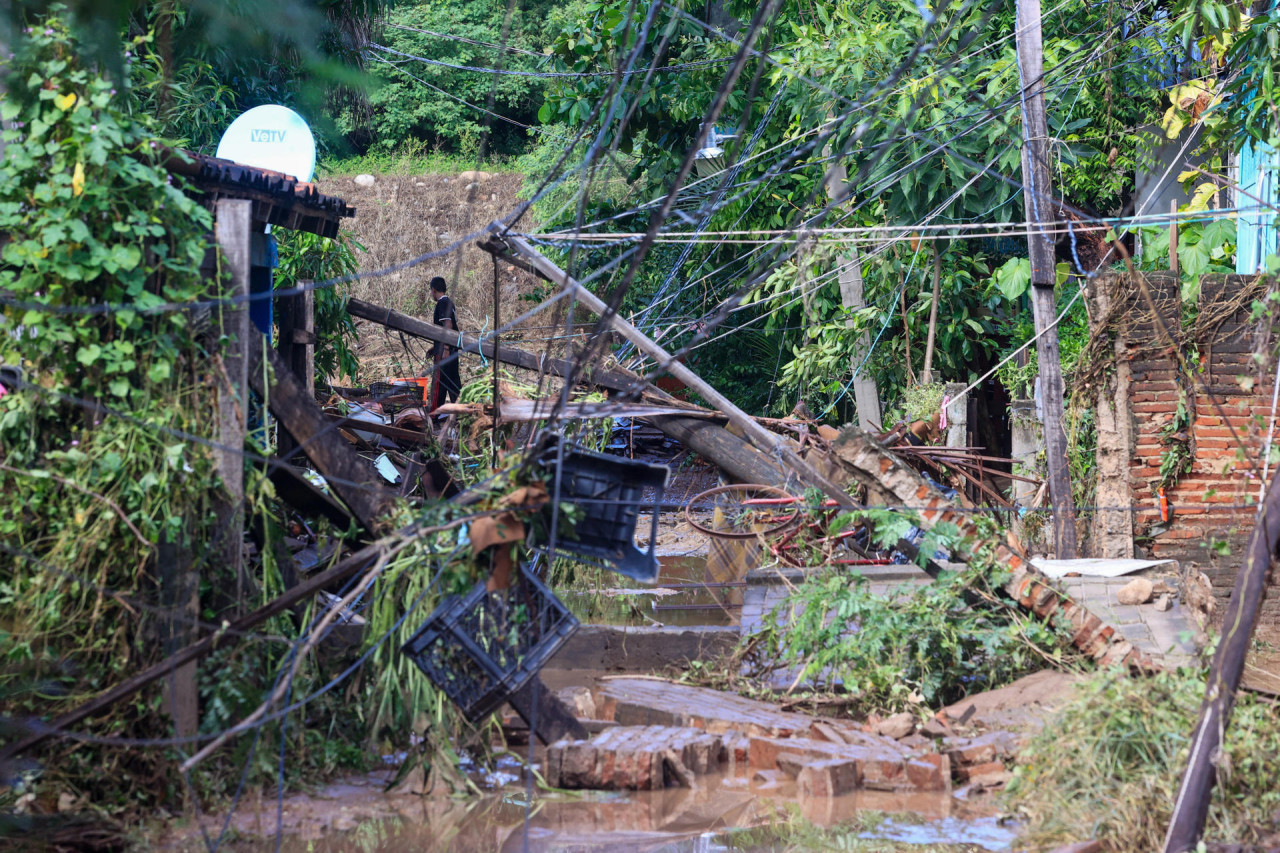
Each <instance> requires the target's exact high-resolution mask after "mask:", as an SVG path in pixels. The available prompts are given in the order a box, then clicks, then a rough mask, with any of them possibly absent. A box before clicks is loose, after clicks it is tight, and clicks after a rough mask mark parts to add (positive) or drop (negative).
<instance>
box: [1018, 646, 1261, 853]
mask: <svg viewBox="0 0 1280 853" xmlns="http://www.w3.org/2000/svg"><path fill="white" fill-rule="evenodd" d="M1204 696H1205V680H1204V674H1203V672H1202V671H1200V670H1178V671H1176V672H1161V673H1158V674H1156V675H1150V676H1147V675H1144V676H1142V677H1138V678H1130V677H1128V676H1127V675H1125V674H1123V673H1120V672H1118V671H1115V670H1110V671H1107V672H1104V673H1100V674H1098V675H1097V676H1096V677H1094V678H1093V679H1092V680H1091V681H1088V682H1086V683H1085V684H1083V685H1081V686H1080V688H1079V690H1078V693H1077V694H1076V697H1075V698H1074V700H1073V701H1072V702H1071V703H1070V704H1068V705H1066V706H1064V707H1063V708H1062V709H1061V710H1060V711H1059V713H1058V714H1057V716H1056V717H1055V718H1054V719H1053V720H1051V721H1049V722H1048V724H1046V725H1045V727H1044V729H1043V730H1042V732H1041V733H1040V734H1039V735H1038V736H1037V737H1036V738H1035V739H1034V740H1033V741H1032V742H1031V744H1030V745H1029V746H1028V747H1027V748H1026V749H1024V750H1023V751H1022V753H1021V754H1020V755H1019V756H1018V766H1017V768H1016V769H1015V770H1014V779H1013V782H1012V783H1010V785H1009V788H1008V793H1007V800H1008V803H1009V805H1010V806H1011V807H1012V808H1013V809H1015V810H1016V811H1017V812H1018V813H1019V814H1020V815H1021V816H1022V818H1023V819H1024V820H1025V823H1024V825H1023V832H1022V835H1021V838H1020V841H1021V842H1022V844H1020V845H1019V846H1020V847H1021V846H1022V845H1027V846H1028V848H1029V849H1037V850H1040V849H1045V850H1047V849H1052V848H1054V847H1056V846H1058V845H1060V844H1066V843H1068V842H1072V841H1078V840H1079V839H1081V838H1093V839H1097V840H1098V841H1101V842H1102V843H1103V849H1104V850H1115V851H1121V850H1126V851H1127V850H1158V849H1160V845H1161V844H1162V843H1163V840H1164V833H1165V831H1166V829H1167V828H1168V825H1169V820H1170V816H1171V815H1172V812H1173V808H1174V803H1175V802H1176V794H1177V790H1178V782H1179V779H1180V776H1181V773H1182V769H1183V767H1184V766H1185V765H1186V761H1187V752H1188V747H1189V745H1190V743H1189V739H1190V735H1191V732H1192V731H1193V729H1194V728H1195V722H1196V717H1197V712H1198V710H1199V708H1200V703H1201V702H1202V701H1203V699H1204ZM1278 756H1280V724H1278V723H1277V720H1276V715H1275V711H1274V707H1273V706H1272V705H1271V704H1270V703H1269V702H1268V701H1266V700H1265V699H1263V698H1261V697H1259V696H1258V695H1256V694H1254V693H1249V692H1241V693H1240V694H1239V695H1238V696H1237V697H1236V704H1235V710H1234V711H1233V713H1232V716H1231V724H1230V725H1229V726H1227V727H1226V729H1225V730H1224V743H1223V750H1222V755H1221V756H1220V757H1219V758H1218V759H1215V762H1214V763H1215V765H1216V766H1217V768H1218V772H1217V780H1216V784H1215V785H1214V788H1213V795H1212V799H1211V801H1210V806H1209V817H1208V822H1207V824H1206V828H1205V838H1206V840H1210V841H1230V842H1231V843H1236V844H1243V845H1246V846H1247V845H1252V844H1258V843H1265V842H1263V838H1264V837H1268V836H1269V833H1270V832H1272V831H1273V829H1272V827H1274V819H1275V818H1274V815H1275V811H1276V808H1277V807H1278V806H1280V792H1278V791H1277V789H1276V786H1275V784H1274V783H1273V780H1274V779H1275V778H1276V774H1277V773H1280V758H1278Z"/></svg>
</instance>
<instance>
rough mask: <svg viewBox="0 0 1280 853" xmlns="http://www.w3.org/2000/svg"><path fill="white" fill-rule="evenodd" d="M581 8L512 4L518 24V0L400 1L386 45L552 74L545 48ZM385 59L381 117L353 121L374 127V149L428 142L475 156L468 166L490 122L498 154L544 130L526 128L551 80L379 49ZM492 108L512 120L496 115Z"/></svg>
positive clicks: (373, 101) (376, 100)
mask: <svg viewBox="0 0 1280 853" xmlns="http://www.w3.org/2000/svg"><path fill="white" fill-rule="evenodd" d="M576 8H577V6H576V5H575V4H570V5H568V6H561V5H558V4H555V3H551V2H548V0H539V2H536V3H533V4H528V5H526V4H520V5H518V6H515V7H512V10H511V16H510V20H509V21H508V20H507V13H508V4H507V3H505V2H500V0H446V2H440V3H410V4H400V5H398V6H396V7H394V8H393V9H392V10H391V12H390V14H389V16H388V22H389V23H390V24H391V25H392V26H390V27H388V28H387V29H386V30H385V31H384V36H383V38H384V39H385V42H383V43H385V44H386V45H387V46H388V47H390V48H392V49H393V50H398V51H401V52H402V53H408V54H412V55H414V56H424V57H428V58H430V59H434V60H437V61H439V62H446V63H449V64H451V65H469V66H479V67H500V68H503V69H506V70H513V71H544V70H547V68H548V63H547V58H546V57H545V56H544V55H543V54H542V50H543V48H544V46H545V45H547V44H549V43H550V41H551V39H552V36H553V34H554V33H555V32H556V30H557V29H558V28H559V26H561V24H562V23H563V22H564V21H566V20H567V19H568V17H569V16H571V15H572V14H573V13H574V10H575V9H576ZM400 27H412V28H414V30H428V31H432V32H436V33H448V34H449V35H452V36H458V37H460V38H464V39H471V40H473V41H479V42H488V43H490V44H504V43H505V44H506V45H507V46H508V47H509V48H511V51H506V52H504V51H501V50H500V49H498V48H494V47H487V46H484V45H477V44H471V43H467V42H463V41H458V40H451V39H443V38H440V37H439V36H436V35H429V34H427V33H424V32H415V31H414V30H409V29H400ZM531 54H532V55H531ZM378 58H379V60H385V61H377V62H373V63H371V65H370V69H369V70H370V74H371V76H372V77H373V78H374V80H375V86H374V89H373V91H372V92H371V94H370V95H369V103H370V106H371V114H370V115H369V117H368V118H367V119H366V118H365V117H364V116H363V115H359V114H357V115H354V116H353V115H348V116H346V117H345V118H344V126H345V128H346V129H347V130H352V129H353V122H356V121H358V122H361V123H366V124H367V127H368V131H369V132H370V135H371V140H372V141H371V149H372V151H374V152H377V153H387V152H392V151H395V150H396V149H397V148H399V147H401V146H402V145H404V144H406V143H408V142H410V141H413V140H420V141H423V142H426V143H428V144H429V145H430V146H431V147H432V148H433V149H434V150H436V151H447V152H450V153H456V154H460V155H461V156H462V157H463V158H470V160H471V164H470V165H469V166H466V167H464V168H474V167H475V158H476V156H477V155H478V153H479V150H480V140H481V136H482V134H483V132H484V128H485V126H486V125H488V126H490V137H489V140H488V143H487V144H488V151H489V152H493V151H497V152H499V153H504V154H511V153H517V152H519V151H522V150H523V149H524V148H526V147H527V145H528V135H529V133H531V132H535V131H536V128H534V129H533V131H528V132H526V130H525V129H524V128H523V127H520V125H526V126H532V125H535V124H536V123H537V112H538V107H539V105H540V104H541V103H542V98H543V90H544V88H545V85H546V82H547V81H546V79H545V78H538V77H525V76H515V75H500V76H495V75H491V74H481V73H476V72H470V71H458V70H454V69H452V68H445V67H442V66H438V65H428V64H426V63H421V62H415V61H414V60H410V59H405V58H404V57H401V56H394V55H383V54H379V55H378ZM414 78H417V79H414ZM432 87H435V88H432ZM464 102H466V103H464ZM482 110H490V111H492V112H494V113H497V114H498V115H501V116H504V117H506V118H508V119H510V120H511V122H508V121H502V120H500V119H496V118H493V117H492V116H489V115H487V114H486V113H485V112H483V111H482ZM512 122H515V123H516V124H512Z"/></svg>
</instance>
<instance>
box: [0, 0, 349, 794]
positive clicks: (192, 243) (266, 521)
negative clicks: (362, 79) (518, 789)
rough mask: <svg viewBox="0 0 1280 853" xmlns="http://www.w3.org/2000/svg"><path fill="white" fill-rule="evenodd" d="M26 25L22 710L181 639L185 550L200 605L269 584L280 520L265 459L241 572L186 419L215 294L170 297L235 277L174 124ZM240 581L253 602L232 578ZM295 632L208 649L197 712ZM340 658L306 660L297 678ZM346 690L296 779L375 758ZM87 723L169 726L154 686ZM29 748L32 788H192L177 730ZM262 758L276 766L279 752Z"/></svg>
mask: <svg viewBox="0 0 1280 853" xmlns="http://www.w3.org/2000/svg"><path fill="white" fill-rule="evenodd" d="M144 41H145V39H144V38H142V37H139V38H137V39H135V40H133V41H132V42H131V43H130V44H131V46H132V47H133V48H134V49H137V48H138V47H139V45H141V44H142V43H143V42H144ZM14 47H15V48H16V55H15V57H14V58H13V59H12V60H11V61H10V62H9V63H8V64H7V65H6V66H5V68H4V73H5V75H6V77H7V80H8V87H9V91H8V97H7V98H6V100H5V101H4V105H3V115H4V118H5V119H6V121H7V122H13V123H14V124H13V126H12V129H10V130H6V131H5V139H6V142H7V147H6V149H5V154H4V160H3V162H2V163H0V232H3V233H4V234H5V236H6V238H7V242H6V243H5V246H4V249H3V260H4V265H3V267H2V268H0V298H2V300H3V301H0V362H3V363H5V364H8V365H14V366H20V367H21V368H22V369H23V372H24V375H25V377H26V380H25V381H26V382H28V383H30V384H31V385H33V386H35V388H26V387H20V388H16V389H15V388H10V389H8V390H9V393H7V394H6V395H4V396H3V397H0V446H2V447H3V456H2V458H0V494H3V495H4V498H3V500H0V566H2V567H3V571H2V572H0V577H2V578H3V579H2V580H0V612H2V613H3V620H2V623H3V634H0V656H2V657H0V661H2V663H3V666H2V667H0V695H2V696H3V697H4V699H3V701H2V704H0V714H3V715H4V716H6V717H10V716H12V717H28V716H44V715H56V714H58V713H61V712H63V711H66V710H68V709H70V708H71V707H74V706H76V705H78V704H80V703H81V702H83V701H85V700H87V699H89V698H91V697H93V696H95V695H97V694H99V693H100V692H101V691H102V690H103V689H104V688H106V687H108V686H111V685H114V684H117V683H119V682H121V681H123V680H125V679H126V678H128V677H129V676H131V675H133V674H135V673H137V672H138V671H139V670H140V669H141V668H144V667H146V666H149V665H151V664H154V663H156V662H157V661H158V660H159V659H160V658H161V657H162V655H163V654H164V652H165V650H166V645H168V644H171V643H173V642H174V641H180V638H172V639H171V638H170V637H169V634H170V632H171V630H172V628H171V622H170V614H171V611H170V609H169V608H171V607H172V600H171V597H172V596H173V595H174V593H175V591H174V589H173V586H172V585H173V580H172V578H169V579H166V576H167V575H168V573H171V572H173V571H174V569H175V568H181V567H182V566H183V565H184V564H188V565H189V566H190V571H191V572H192V573H194V575H195V576H197V577H198V578H199V579H200V582H201V584H202V586H201V589H200V590H199V613H198V616H199V618H200V619H201V620H203V621H205V622H207V623H210V624H212V625H214V626H216V625H218V624H220V623H222V622H223V620H224V619H229V618H233V617H234V616H236V615H238V613H239V612H240V608H241V607H242V606H243V605H244V604H245V603H246V602H247V601H251V600H252V599H253V597H254V595H255V594H261V595H264V596H265V595H270V594H272V593H273V592H278V591H279V590H280V589H281V588H282V584H283V582H282V579H281V576H280V569H279V567H278V566H277V565H276V562H275V560H274V557H273V554H272V549H271V547H269V543H271V542H277V543H278V542H280V540H281V538H282V536H283V534H282V533H281V532H280V530H279V527H280V523H279V519H278V518H277V517H276V516H275V514H274V513H275V505H274V502H273V500H272V497H273V491H272V487H271V484H270V481H269V480H268V479H267V478H266V477H265V475H263V474H262V473H261V472H258V471H255V470H254V469H252V468H250V469H248V470H247V471H246V478H245V490H244V493H245V498H246V501H247V505H246V515H247V516H249V517H250V518H253V519H254V520H255V522H256V524H257V525H258V526H260V527H261V529H263V530H264V531H265V533H264V536H265V537H266V541H267V542H268V547H267V548H266V553H264V554H263V560H262V563H261V568H260V572H259V573H258V574H256V575H255V574H254V572H253V570H252V569H250V570H249V571H246V572H243V573H241V574H239V575H238V576H234V577H233V576H231V575H230V573H229V572H228V569H227V566H225V565H223V564H222V563H221V562H220V561H219V560H218V559H217V557H218V556H219V555H220V554H221V553H222V551H221V550H220V549H219V548H217V547H215V546H214V545H212V544H211V543H216V542H217V541H218V540H219V537H220V536H221V535H222V533H221V531H222V530H223V529H224V528H223V527H221V526H220V521H221V520H222V519H220V518H219V515H218V513H217V512H216V511H215V504H216V503H217V502H218V501H219V500H220V499H221V500H223V501H225V500H226V497H225V494H224V493H223V492H222V489H221V485H220V483H219V481H218V475H217V472H216V469H215V466H214V459H213V457H212V454H211V452H210V450H209V448H208V447H207V446H206V445H205V444H204V443H202V442H200V441H199V440H197V439H195V438H193V437H196V436H212V435H216V434H217V427H216V424H215V418H216V412H217V407H216V406H215V405H212V404H211V400H212V399H213V398H214V395H215V394H216V392H217V389H218V388H219V384H220V380H219V379H218V374H217V372H216V364H217V359H216V355H217V352H218V349H219V346H220V339H221V311H220V309H218V308H216V307H215V308H213V309H209V308H203V309H194V310H191V309H184V308H174V307H171V306H172V305H175V304H176V305H179V306H181V305H183V304H184V303H192V302H200V301H204V300H216V299H218V298H219V297H221V296H222V294H223V288H222V287H221V284H220V278H219V276H217V275H216V274H215V275H213V276H207V275H206V274H204V273H202V271H201V264H202V261H203V259H204V257H205V254H206V251H207V250H208V249H209V244H208V234H209V232H210V230H211V226H212V222H211V217H210V215H209V213H208V212H207V211H206V209H205V208H204V207H203V206H202V205H200V204H199V203H198V202H197V201H195V200H194V195H195V194H194V193H190V194H189V192H188V189H189V188H188V187H186V186H185V184H184V181H183V180H182V179H180V178H173V177H171V175H170V173H169V172H168V171H167V170H166V169H165V168H164V167H163V166H162V165H161V164H160V157H161V156H162V154H163V153H164V150H165V145H166V143H167V140H163V139H161V138H159V137H158V136H157V135H156V131H155V129H154V126H153V125H152V123H151V120H150V118H149V117H147V116H145V115H142V114H140V113H139V112H138V103H139V102H138V100H137V99H136V98H134V97H133V96H132V94H131V93H130V92H129V91H128V89H127V86H128V82H127V81H125V82H119V81H115V80H112V79H108V78H106V77H104V76H103V73H102V72H101V71H100V70H98V69H97V68H95V67H93V66H90V65H88V64H86V63H85V61H84V60H83V58H82V57H83V56H84V55H85V54H86V50H85V49H84V48H83V45H82V44H80V43H79V42H78V41H77V40H76V39H75V38H74V37H73V36H72V35H71V34H70V32H69V29H68V27H67V25H66V22H65V20H63V19H61V18H57V17H50V18H47V19H45V20H43V21H41V22H39V23H37V24H35V25H34V26H33V28H32V30H31V32H30V33H29V34H27V37H26V38H24V39H22V40H21V42H20V43H17V44H15V45H14ZM121 90H123V91H121ZM28 304H34V305H36V306H38V307H34V308H27V307H25V306H26V305H28ZM118 306H128V307H127V308H123V309H122V310H121V309H119V308H118ZM95 307H101V308H102V309H103V310H101V311H99V312H98V313H94V309H95ZM145 309H155V310H154V311H150V312H149V311H147V310H145ZM263 450H264V449H263V448H257V451H258V452H263ZM224 516H225V511H224ZM163 549H171V550H163ZM162 553H164V554H166V556H164V557H163V558H162V556H161V554H162ZM241 588H243V589H244V590H245V594H244V597H243V599H240V600H235V599H233V598H232V596H231V595H230V594H229V593H228V592H227V591H228V590H232V589H241ZM166 596H169V597H170V598H169V599H166ZM304 615H305V614H304ZM293 619H294V617H293V615H292V614H287V613H286V614H284V615H281V616H279V617H277V618H275V619H273V620H271V621H270V622H269V623H267V624H266V625H264V626H263V628H262V630H263V631H264V633H265V634H267V635H269V636H275V637H280V636H284V637H290V636H294V635H296V633H297V632H298V629H299V624H305V623H295V622H294V621H293ZM190 627H191V626H186V625H182V626H180V628H181V629H182V630H183V635H185V634H186V629H187V628H190ZM195 630H198V629H195ZM170 647H171V646H170ZM288 649H289V646H288V645H287V644H280V643H262V642H256V643H255V642H247V643H245V644H243V645H240V646H238V647H237V648H236V649H235V650H233V651H229V652H226V653H223V654H221V655H220V656H219V657H218V658H217V659H216V662H215V666H213V667H202V668H201V673H202V675H201V682H202V683H201V685H200V690H201V695H202V699H203V708H204V711H205V715H204V719H203V720H202V721H201V725H202V727H203V730H204V731H205V732H206V733H208V732H210V731H213V730H220V729H221V728H224V727H225V726H226V725H227V724H228V723H230V722H232V721H233V718H234V720H235V721H238V720H239V718H240V716H241V715H243V714H244V713H245V712H247V711H248V710H250V709H251V708H252V707H255V706H256V705H257V703H258V702H260V701H261V700H262V699H263V698H264V697H265V696H266V695H267V693H268V692H269V691H270V690H271V688H272V686H273V681H274V678H273V676H274V674H275V673H277V672H279V671H280V668H281V667H282V666H283V665H285V664H286V656H287V654H288ZM326 679H327V676H326V675H325V674H324V673H323V672H322V671H320V669H319V668H318V667H315V666H314V665H312V664H310V663H309V664H307V665H306V666H304V667H303V668H302V669H301V671H300V673H299V678H298V680H297V681H296V683H295V684H294V690H295V692H296V694H295V695H300V694H302V693H304V692H309V691H310V690H312V689H314V688H315V687H316V686H318V684H319V683H321V682H322V681H323V680H326ZM343 712H344V708H343V706H342V703H341V701H339V699H338V697H333V698H331V699H329V700H321V701H319V702H316V703H314V704H312V705H310V706H309V707H308V720H309V721H310V722H311V723H312V726H309V727H302V726H298V725H293V726H291V727H290V730H289V738H290V740H289V745H290V746H291V748H293V750H294V751H293V752H291V754H292V755H294V756H295V760H294V761H293V762H291V763H290V766H289V768H288V776H289V778H290V779H296V778H298V777H299V776H302V775H307V774H312V775H314V773H315V772H317V771H325V772H327V771H332V770H334V769H337V768H338V767H340V766H341V767H360V766H363V765H364V763H365V762H364V757H363V755H362V754H361V753H358V752H356V751H353V749H352V748H351V744H352V743H353V742H357V743H358V742H359V741H360V737H361V734H362V732H353V729H354V728H355V727H356V726H357V725H358V723H359V720H358V718H353V717H352V716H350V715H349V714H344V713H343ZM83 730H84V731H85V732H86V733H88V734H90V735H103V736H110V737H125V738H154V737H157V736H163V735H165V734H171V733H172V731H173V728H172V724H171V722H170V720H169V719H168V715H167V713H166V712H165V710H164V704H163V701H162V688H160V687H159V686H155V687H153V688H152V689H149V690H144V691H142V692H140V693H139V694H137V695H136V696H134V697H132V698H131V699H130V700H129V701H127V702H122V703H120V704H118V705H116V706H114V707H112V708H111V709H109V710H108V711H107V712H105V713H103V714H101V715H99V716H97V717H95V718H94V719H93V720H91V721H88V722H86V723H85V724H84V726H83ZM273 732H274V733H276V734H278V732H279V729H278V728H277V727H274V726H272V727H269V728H268V729H267V730H265V732H264V734H265V735H266V736H267V737H268V738H270V737H271V736H272V733H273ZM252 741H253V739H252V738H251V737H249V738H244V739H242V740H239V741H237V742H236V743H235V745H234V746H233V748H231V749H229V750H228V751H226V752H223V753H219V754H218V755H217V756H216V757H215V758H214V759H212V760H210V761H209V762H207V763H205V764H203V765H201V767H200V769H199V770H198V771H197V772H196V773H195V774H194V776H193V783H194V786H195V791H196V792H197V793H198V794H199V795H202V796H203V795H205V794H218V793H230V792H231V791H232V790H234V786H235V783H236V780H238V778H239V777H238V774H239V770H240V766H241V763H243V761H244V760H245V759H246V758H247V757H248V751H249V749H250V748H251V744H252ZM275 742H276V743H278V742H279V741H278V740H276V741H275ZM35 757H37V758H39V759H40V760H41V761H42V769H41V770H40V771H38V772H37V773H36V774H34V777H35V778H28V779H27V780H25V781H24V786H26V787H29V788H33V789H34V791H35V792H36V793H37V794H38V796H40V797H41V799H42V800H45V799H47V800H52V801H54V802H56V801H57V798H58V794H59V793H62V792H66V793H71V794H73V795H76V796H81V795H83V796H84V797H85V798H86V801H88V802H92V803H93V804H94V807H95V808H98V809H102V810H104V811H106V812H108V813H113V814H126V815H128V814H134V813H136V812H137V811H138V810H139V809H147V808H152V807H155V806H159V805H163V806H165V807H168V808H170V809H174V808H180V807H181V805H182V803H183V802H184V800H185V798H186V797H187V796H188V794H189V791H188V790H187V789H186V788H185V787H184V786H183V784H182V783H181V777H180V775H179V774H178V773H177V771H176V767H175V763H176V760H177V758H178V755H177V754H176V753H175V752H174V751H170V750H165V749H160V748H155V749H134V750H123V749H116V748H112V747H110V746H102V745H96V744H85V743H80V742H78V741H65V742H62V741H52V742H50V743H49V744H46V745H45V746H43V747H42V748H41V749H40V751H39V752H38V753H36V755H35ZM237 762H240V763H237ZM249 778H250V780H251V781H252V782H259V781H265V780H267V779H274V778H275V762H274V760H273V759H272V757H271V755H270V754H269V752H268V751H262V752H259V753H257V757H256V759H255V761H254V762H253V763H252V764H251V765H250V774H249Z"/></svg>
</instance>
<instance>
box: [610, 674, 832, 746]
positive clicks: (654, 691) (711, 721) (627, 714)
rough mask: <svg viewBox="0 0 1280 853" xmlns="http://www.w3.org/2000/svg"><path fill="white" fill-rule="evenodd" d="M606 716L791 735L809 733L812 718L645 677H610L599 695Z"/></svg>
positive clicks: (626, 721)
mask: <svg viewBox="0 0 1280 853" xmlns="http://www.w3.org/2000/svg"><path fill="white" fill-rule="evenodd" d="M596 708H597V712H598V715H599V716H600V717H601V718H602V719H606V720H616V721H617V723H618V724H619V725H621V726H692V727H694V728H697V729H704V730H706V731H708V732H711V733H713V734H724V733H726V732H729V731H736V732H741V733H743V734H747V735H772V736H782V737H786V736H789V735H792V734H796V733H798V732H799V733H807V732H808V731H809V730H810V727H811V726H812V725H813V722H814V721H813V718H812V717H807V716H805V715H804V714H796V713H792V712H790V711H779V710H778V708H777V706H775V705H770V704H769V703H767V702H757V701H755V700H753V699H745V698H743V697H741V696H737V695H735V694H732V693H722V692H720V691H718V690H709V689H707V688H705V687H694V686H692V685H688V684H676V683H674V682H671V681H661V680H657V679H643V678H610V679H606V680H604V681H603V684H602V686H601V688H600V690H599V692H598V693H597V696H596Z"/></svg>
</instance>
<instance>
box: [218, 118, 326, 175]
mask: <svg viewBox="0 0 1280 853" xmlns="http://www.w3.org/2000/svg"><path fill="white" fill-rule="evenodd" d="M216 156H217V157H219V158H220V159H223V160H231V161H234V162H236V163H239V164H240V165H241V166H253V167H254V168H256V169H270V170H271V171H273V172H284V173H285V174H286V175H292V176H293V177H295V178H297V179H298V180H300V181H304V182H305V181H310V180H311V176H312V174H313V173H314V172H315V169H316V140H315V137H313V136H312V135H311V128H309V127H307V123H306V122H305V121H303V119H302V116H300V115H298V114H297V113H295V112H294V111H293V110H291V109H289V108H288V107H282V106H279V105H278V104H268V105H266V106H261V107H254V108H253V109H251V110H249V111H248V112H247V113H244V114H243V115H241V116H240V117H239V118H238V119H236V120H235V121H233V122H232V123H231V127H229V128H227V132H226V133H224V134H222V140H221V141H219V142H218V153H217V155H216Z"/></svg>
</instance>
